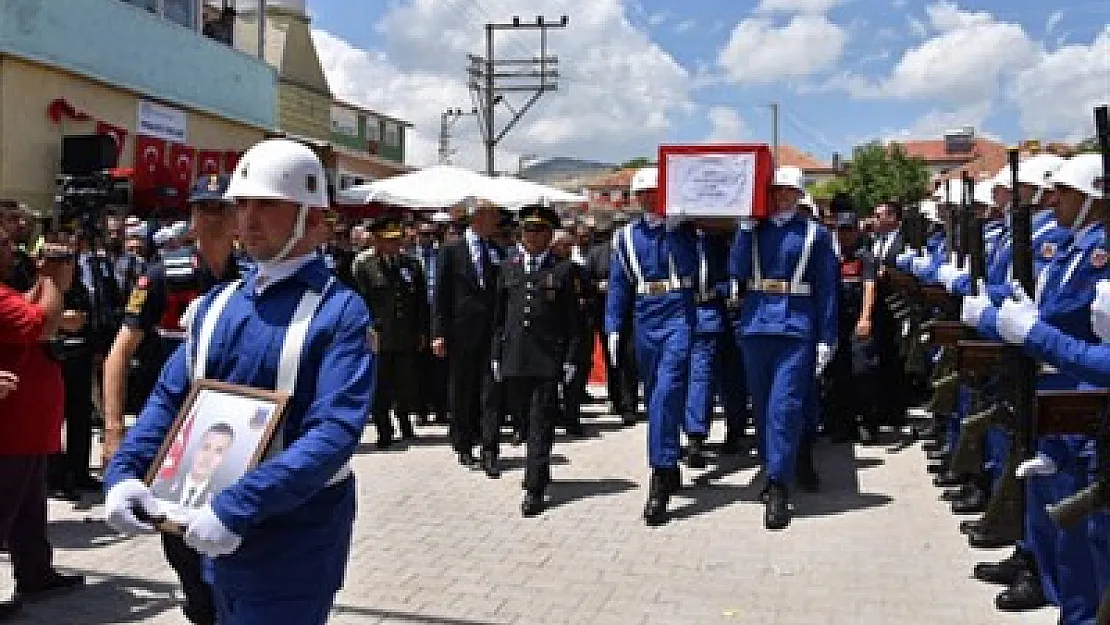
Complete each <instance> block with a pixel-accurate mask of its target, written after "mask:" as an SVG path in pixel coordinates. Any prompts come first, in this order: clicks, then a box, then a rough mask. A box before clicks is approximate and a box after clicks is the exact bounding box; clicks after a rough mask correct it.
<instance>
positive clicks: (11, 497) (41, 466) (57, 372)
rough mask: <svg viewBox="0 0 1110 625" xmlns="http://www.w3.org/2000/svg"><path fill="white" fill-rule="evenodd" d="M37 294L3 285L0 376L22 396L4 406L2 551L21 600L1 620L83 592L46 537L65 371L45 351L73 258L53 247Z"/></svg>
mask: <svg viewBox="0 0 1110 625" xmlns="http://www.w3.org/2000/svg"><path fill="white" fill-rule="evenodd" d="M43 252H44V254H43V256H44V257H43V258H42V259H40V260H39V263H38V268H37V269H38V271H37V274H38V275H37V277H36V278H35V280H34V283H33V284H32V286H31V288H30V289H28V290H27V291H26V292H20V291H18V290H16V289H14V288H12V287H10V286H7V284H0V371H5V372H10V373H11V374H13V375H14V378H15V382H16V383H15V388H14V389H13V390H11V391H10V392H9V393H8V394H7V395H6V396H5V397H3V398H2V399H0V416H2V417H3V418H0V543H4V544H6V545H7V549H8V552H9V553H10V554H11V562H12V567H13V569H14V576H15V596H14V597H13V598H12V599H11V600H10V601H3V602H0V619H7V618H10V617H12V616H13V615H14V614H15V613H17V612H18V611H19V607H20V604H21V603H22V602H23V601H24V600H28V601H33V600H37V599H42V598H45V597H46V596H48V595H51V594H56V593H58V592H63V591H67V590H73V589H75V588H78V587H80V586H81V585H83V584H84V578H82V577H80V576H75V575H74V576H70V575H61V574H59V573H58V572H57V571H56V570H54V567H53V566H52V565H51V562H50V560H51V555H52V553H51V551H52V550H51V547H50V543H49V542H48V541H47V537H46V459H47V455H48V454H51V453H54V452H57V451H58V446H59V442H60V440H61V428H62V410H63V406H62V397H63V395H62V373H61V367H60V366H59V364H58V363H57V362H55V361H54V360H53V359H52V358H50V356H49V355H48V353H47V350H46V346H45V344H44V343H43V341H45V340H46V339H48V338H50V337H51V336H53V335H54V333H55V332H56V331H57V330H58V329H59V328H60V327H61V326H62V325H63V315H62V311H63V308H64V301H63V294H64V293H65V291H67V290H68V289H69V286H70V283H71V281H72V279H73V274H74V267H73V256H72V254H71V253H70V251H69V250H68V249H66V248H64V247H59V246H55V245H46V246H45V249H44V250H43ZM14 267H15V256H14V254H13V244H12V240H11V239H10V238H9V235H8V233H7V231H6V230H5V229H3V228H2V227H0V279H3V280H4V281H5V282H6V281H8V280H11V278H12V272H13V270H14Z"/></svg>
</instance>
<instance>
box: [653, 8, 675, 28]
mask: <svg viewBox="0 0 1110 625" xmlns="http://www.w3.org/2000/svg"><path fill="white" fill-rule="evenodd" d="M670 18H671V14H670V12H668V11H660V12H659V13H652V14H651V15H649V16H648V19H647V22H648V24H650V25H652V26H659V25H660V24H663V23H665V22H666V21H667V20H669V19H670Z"/></svg>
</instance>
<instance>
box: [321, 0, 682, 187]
mask: <svg viewBox="0 0 1110 625" xmlns="http://www.w3.org/2000/svg"><path fill="white" fill-rule="evenodd" d="M520 4H521V3H519V2H517V1H516V0H473V1H469V2H464V3H446V2H433V1H431V0H413V1H408V2H404V3H398V4H396V5H395V6H393V7H392V8H391V9H390V10H389V11H388V12H387V13H386V14H385V16H384V17H383V18H382V20H381V21H380V22H379V23H378V24H376V25H375V28H376V29H377V30H378V32H380V33H381V34H382V36H383V39H384V45H383V49H382V50H380V51H370V52H366V51H362V50H358V49H356V48H354V47H353V46H351V45H350V44H348V43H347V42H345V41H343V40H340V39H338V38H336V37H334V36H332V35H330V34H329V33H327V32H324V31H319V30H318V31H314V33H313V35H314V39H315V41H316V45H317V49H318V52H319V55H320V59H321V62H322V64H323V66H324V70H325V73H326V75H327V76H328V80H329V82H330V83H331V86H332V89H333V90H334V91H335V92H336V94H337V95H339V96H340V97H343V98H345V99H349V100H352V101H354V102H356V103H359V104H362V105H364V106H367V107H368V108H371V109H375V110H380V111H382V112H384V113H387V114H390V115H394V116H397V117H400V118H402V119H405V120H408V121H411V122H412V123H413V124H414V128H413V129H412V130H411V131H410V132H409V133H407V134H408V136H409V138H410V141H411V143H410V145H409V159H408V160H409V161H410V162H411V163H413V164H421V165H422V164H429V163H432V162H434V161H435V154H436V145H437V139H438V133H439V121H440V114H441V112H442V111H443V110H444V109H446V108H449V107H464V108H466V109H469V108H470V106H471V96H470V92H469V91H468V89H467V84H466V74H465V67H466V54H467V53H471V54H481V53H483V51H484V49H485V46H484V33H483V29H482V28H481V27H480V24H481V23H484V22H485V21H494V20H496V19H498V18H497V17H495V16H503V15H516V14H519V15H531V14H533V13H537V12H539V11H529V10H526V9H523V8H521V7H520V6H519V5H520ZM545 10H546V14H548V15H549V16H551V17H554V16H558V15H562V14H567V15H571V16H573V17H572V22H571V27H569V28H567V29H565V30H557V31H553V32H551V33H549V35H548V42H549V46H550V50H549V53H553V54H558V55H559V57H560V61H561V67H560V69H561V71H562V74H563V75H562V77H561V78H560V79H559V81H558V82H559V90H558V91H556V92H553V93H546V94H544V95H543V97H541V98H540V99H539V101H538V102H537V104H536V105H535V106H534V107H533V108H532V109H531V110H529V111H528V112H527V113H526V114H525V115H524V117H523V118H522V119H521V121H520V123H519V124H518V125H517V126H516V127H515V128H514V129H513V130H512V131H511V132H510V133H509V134H508V135H507V136H506V138H505V140H504V141H503V142H502V143H501V144H500V145H499V146H498V166H499V167H500V168H502V169H513V168H515V161H514V160H513V159H514V158H515V157H514V155H515V154H523V153H535V154H539V155H541V156H554V155H559V154H575V155H581V156H586V157H590V158H597V159H598V160H606V159H612V160H619V159H622V158H624V157H627V155H628V154H638V153H644V152H651V151H654V148H655V145H657V144H658V143H660V142H662V141H664V140H665V139H666V138H667V136H668V133H669V132H670V131H671V129H672V128H673V126H674V125H675V123H676V122H677V120H679V119H681V118H683V116H689V115H692V114H693V113H694V112H695V111H696V109H695V107H694V105H693V103H692V100H691V97H690V89H691V85H692V82H693V79H692V77H691V76H690V75H689V72H688V71H687V70H686V69H685V68H683V67H682V66H681V65H679V64H678V63H677V62H676V61H675V60H674V58H673V57H671V56H670V54H668V53H667V52H666V51H664V50H663V49H662V48H660V47H659V46H658V45H656V44H655V43H653V42H652V41H651V40H650V39H649V37H648V35H647V34H646V33H645V32H644V31H642V30H640V29H638V28H636V27H635V26H634V25H633V24H632V23H631V22H630V21H629V19H628V13H627V12H626V11H627V10H631V9H626V7H625V5H624V4H623V3H622V2H621V0H562V1H561V2H560V3H559V7H558V8H557V9H552V8H550V7H548V8H547V9H545ZM502 35H504V36H502ZM429 42H434V45H431V44H430V43H429ZM497 51H498V56H500V57H502V58H510V57H522V56H532V55H535V54H538V52H539V36H538V33H536V32H535V31H526V32H523V33H514V32H505V33H500V32H499V33H498V39H497ZM526 95H527V94H520V95H518V96H511V97H509V100H510V101H511V102H512V104H513V106H514V107H516V108H519V106H520V105H521V104H522V103H523V101H524V99H525V97H526ZM499 111H500V112H499V117H498V127H499V128H500V127H501V126H503V125H504V123H505V122H506V121H507V119H508V115H509V114H508V113H507V109H505V108H503V107H502V108H501V109H499ZM453 147H454V148H455V149H457V150H458V151H459V155H458V157H457V159H456V160H457V162H460V163H462V164H466V165H469V166H475V165H480V163H481V161H482V158H483V157H482V148H481V139H480V136H479V135H478V133H477V124H476V122H475V120H474V118H465V119H462V120H460V121H459V122H458V123H457V124H456V125H455V127H454V132H453Z"/></svg>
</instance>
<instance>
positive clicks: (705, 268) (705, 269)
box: [698, 238, 709, 297]
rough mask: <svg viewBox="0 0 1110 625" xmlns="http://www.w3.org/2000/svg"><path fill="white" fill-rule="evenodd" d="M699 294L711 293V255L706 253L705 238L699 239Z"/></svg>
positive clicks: (703, 295) (704, 295)
mask: <svg viewBox="0 0 1110 625" xmlns="http://www.w3.org/2000/svg"><path fill="white" fill-rule="evenodd" d="M698 294H699V295H701V296H702V297H706V296H707V295H709V255H708V254H706V253H705V239H704V238H701V239H698Z"/></svg>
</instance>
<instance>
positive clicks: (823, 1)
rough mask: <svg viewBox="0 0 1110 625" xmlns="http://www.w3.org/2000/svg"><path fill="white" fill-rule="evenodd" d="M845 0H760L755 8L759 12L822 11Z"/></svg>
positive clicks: (845, 0)
mask: <svg viewBox="0 0 1110 625" xmlns="http://www.w3.org/2000/svg"><path fill="white" fill-rule="evenodd" d="M845 2H847V0H761V1H760V3H759V6H758V7H756V9H755V10H756V11H757V12H759V13H773V12H784V13H824V12H826V11H828V10H829V9H831V8H833V7H835V6H837V5H840V4H844V3H845Z"/></svg>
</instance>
